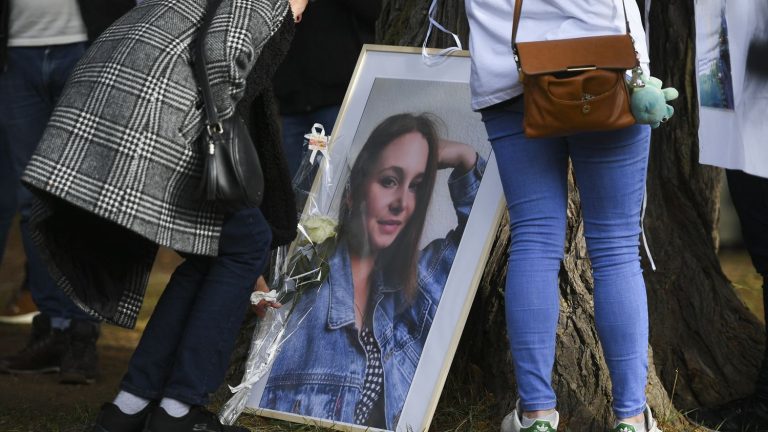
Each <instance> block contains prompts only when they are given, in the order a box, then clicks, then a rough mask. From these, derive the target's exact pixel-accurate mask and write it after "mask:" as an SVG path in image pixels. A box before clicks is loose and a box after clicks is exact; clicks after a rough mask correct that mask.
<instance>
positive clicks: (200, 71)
mask: <svg viewBox="0 0 768 432" xmlns="http://www.w3.org/2000/svg"><path fill="white" fill-rule="evenodd" d="M221 1H222V0H209V1H208V8H207V12H206V14H205V17H204V18H203V23H202V25H201V26H200V29H199V30H198V33H197V34H198V36H197V52H196V54H197V58H196V59H195V61H194V63H195V68H194V70H195V77H196V78H197V85H198V86H199V87H200V92H201V93H202V95H203V106H204V107H205V116H206V122H205V123H206V129H207V130H208V133H209V134H211V135H213V134H214V133H216V134H221V133H223V132H224V128H223V127H222V125H221V120H220V119H219V113H218V112H217V111H216V104H215V103H214V101H213V91H212V90H211V81H210V78H209V75H208V53H207V52H206V49H205V41H206V39H207V38H208V31H209V30H210V28H211V24H212V23H213V17H214V16H215V15H216V10H217V9H218V8H219V6H220V5H221Z"/></svg>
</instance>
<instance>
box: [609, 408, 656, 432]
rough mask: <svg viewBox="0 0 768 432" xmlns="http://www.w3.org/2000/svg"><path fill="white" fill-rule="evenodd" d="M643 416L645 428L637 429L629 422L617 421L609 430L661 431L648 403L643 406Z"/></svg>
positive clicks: (612, 431) (632, 431)
mask: <svg viewBox="0 0 768 432" xmlns="http://www.w3.org/2000/svg"><path fill="white" fill-rule="evenodd" d="M643 417H644V418H645V429H643V430H640V431H638V430H637V428H636V427H634V426H632V425H630V424H626V423H619V424H617V425H616V426H614V427H613V429H611V432H646V431H647V432H662V431H661V429H659V426H658V424H657V423H656V420H655V419H654V418H653V414H652V413H651V407H649V406H648V405H646V406H645V410H644V411H643Z"/></svg>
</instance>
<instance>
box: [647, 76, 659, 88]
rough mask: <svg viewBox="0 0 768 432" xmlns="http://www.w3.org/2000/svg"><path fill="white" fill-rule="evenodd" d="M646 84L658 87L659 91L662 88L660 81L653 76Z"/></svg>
mask: <svg viewBox="0 0 768 432" xmlns="http://www.w3.org/2000/svg"><path fill="white" fill-rule="evenodd" d="M645 83H646V84H648V85H651V86H653V87H656V88H657V89H660V88H661V84H662V83H661V80H660V79H658V78H656V77H653V76H652V77H650V78H648V80H646V82H645Z"/></svg>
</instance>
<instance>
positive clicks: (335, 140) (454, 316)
mask: <svg viewBox="0 0 768 432" xmlns="http://www.w3.org/2000/svg"><path fill="white" fill-rule="evenodd" d="M469 76H470V59H469V56H468V53H467V52H466V51H460V52H454V53H452V54H451V55H449V56H447V57H445V58H444V59H442V61H440V62H438V63H437V64H434V65H431V66H430V65H428V64H427V62H425V61H424V59H423V57H422V54H421V50H420V49H416V48H405V47H389V46H377V45H366V46H364V47H363V50H362V52H361V54H360V57H359V60H358V63H357V66H356V69H355V72H354V75H353V79H352V80H351V83H350V85H349V88H348V90H347V94H346V96H345V99H344V102H343V104H342V108H341V112H340V114H339V117H338V118H337V120H336V124H335V125H334V127H333V134H332V136H331V139H330V143H331V144H330V146H329V152H330V161H331V163H330V166H332V167H334V168H333V176H334V177H335V178H334V181H333V184H335V185H343V184H344V179H343V176H344V175H347V174H348V173H349V170H348V169H339V168H341V167H343V164H342V163H341V161H344V160H345V159H346V160H347V164H351V161H354V157H356V155H355V152H356V151H357V150H358V149H359V147H361V144H360V143H361V141H364V140H365V137H367V136H368V134H370V131H371V130H372V129H373V128H374V127H375V126H376V125H377V124H379V122H381V121H382V120H383V119H384V118H386V117H387V116H390V115H393V114H398V113H403V112H412V113H422V112H429V113H431V114H433V115H434V116H436V117H438V118H440V119H441V120H442V124H443V125H442V127H441V129H442V130H441V133H440V134H441V137H442V138H447V139H451V140H455V141H461V142H466V143H467V144H470V145H471V146H472V147H474V148H475V149H476V151H477V154H478V155H479V157H480V158H482V159H484V160H486V161H487V165H486V168H485V172H484V174H483V176H482V181H481V182H480V187H479V189H478V190H477V194H476V195H475V199H474V204H473V205H472V209H471V212H470V214H469V218H468V221H467V223H466V226H465V228H464V233H463V235H462V237H461V241H460V242H459V245H458V248H457V249H456V255H455V258H454V260H453V264H452V266H451V269H450V272H449V273H448V278H447V281H446V282H445V285H444V289H443V294H442V297H441V299H440V301H439V304H438V307H437V311H436V313H435V314H434V318H433V324H432V326H431V328H430V329H429V333H428V335H427V337H426V341H425V342H424V346H423V349H422V351H421V356H420V359H419V362H418V365H417V367H416V371H415V373H414V375H413V378H412V381H411V385H410V389H409V391H408V393H407V397H406V398H405V402H404V404H403V406H402V409H401V410H400V412H399V415H398V416H397V421H396V424H393V425H391V426H389V427H388V428H387V427H386V426H385V427H384V428H375V427H370V426H363V425H357V424H354V423H350V422H340V421H337V420H335V419H332V418H320V417H307V416H302V415H300V414H296V413H292V412H286V411H276V410H271V409H266V408H263V407H261V406H260V404H261V402H262V396H263V394H264V389H265V386H266V384H267V382H268V381H269V375H270V374H269V373H267V375H266V376H265V377H264V378H263V379H261V380H260V381H259V382H258V383H256V384H255V385H254V386H253V388H252V389H251V393H250V395H249V398H248V402H247V404H246V409H245V412H246V413H249V414H256V415H260V416H266V417H272V418H277V419H282V420H287V421H292V422H300V423H307V424H314V425H318V426H323V427H329V428H333V429H337V430H345V431H375V430H394V431H397V432H407V431H426V430H427V429H428V427H429V424H430V422H431V420H432V416H433V413H434V411H435V408H436V406H437V403H438V400H439V397H440V393H441V391H442V388H443V386H444V384H445V380H446V377H447V374H448V371H449V369H450V365H451V362H452V359H453V357H454V354H455V352H456V348H457V346H458V343H459V339H460V337H461V333H462V330H463V328H464V324H465V322H466V319H467V316H468V314H469V310H470V306H471V305H472V301H473V299H474V296H475V293H476V290H477V286H478V284H479V282H480V278H481V276H482V273H483V269H484V267H485V263H486V260H487V257H488V255H489V251H490V248H491V245H492V243H493V240H494V238H495V234H496V232H497V228H498V225H499V222H500V220H501V216H502V214H503V211H504V200H503V193H502V187H501V181H500V179H499V175H498V169H497V167H496V162H495V159H494V157H493V153H492V151H491V147H490V144H489V143H488V140H487V135H486V133H485V128H484V126H483V124H482V121H481V118H480V114H479V113H476V112H473V111H472V110H471V108H470V100H469V98H470V94H469ZM468 141H469V142H468ZM321 166H322V165H321ZM322 169H324V168H321V172H320V173H319V174H318V178H319V177H321V176H322V175H323V173H322ZM441 171H446V170H441ZM345 173H346V174H345ZM326 174H327V173H326ZM449 174H450V173H448V172H446V173H441V172H439V174H438V177H437V178H436V182H435V185H436V186H435V189H434V192H433V195H432V197H433V198H432V200H431V204H430V207H429V210H428V212H427V216H426V221H427V222H428V223H426V224H425V229H424V230H423V231H422V239H421V241H420V247H421V246H423V245H426V244H427V243H429V242H430V241H431V240H432V239H435V238H438V237H440V235H444V234H445V231H446V230H447V228H446V226H450V225H451V224H455V220H456V218H455V216H453V219H452V220H451V218H450V217H448V218H446V217H445V216H444V215H446V214H450V215H453V213H454V212H453V208H452V202H451V201H450V197H448V202H447V203H445V202H444V201H445V199H444V198H436V196H442V197H445V196H446V195H447V193H448V192H447V179H448V175H449ZM319 187H321V186H320V182H319V181H315V184H314V186H313V190H315V189H317V188H319ZM339 190H341V187H340V189H339ZM332 195H333V196H334V199H333V200H329V202H327V203H323V204H321V205H324V206H326V207H327V208H326V209H323V210H324V211H329V212H332V210H331V209H332V208H337V203H338V202H339V201H340V199H341V197H340V195H341V193H333V194H332ZM446 205H447V206H448V208H446ZM433 220H436V221H437V222H435V223H432V221H433ZM283 309H285V306H284V308H283ZM330 354H331V353H329V355H330ZM276 361H280V354H279V353H278V355H277V357H276ZM338 364H339V367H343V365H344V361H343V360H340V361H338Z"/></svg>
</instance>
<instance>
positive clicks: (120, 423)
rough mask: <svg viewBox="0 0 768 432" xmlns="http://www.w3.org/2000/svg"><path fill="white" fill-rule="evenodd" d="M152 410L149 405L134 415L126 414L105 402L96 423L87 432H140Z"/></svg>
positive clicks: (152, 406)
mask: <svg viewBox="0 0 768 432" xmlns="http://www.w3.org/2000/svg"><path fill="white" fill-rule="evenodd" d="M153 408H154V405H153V404H149V405H147V406H146V407H145V408H144V409H143V410H141V411H139V412H137V413H136V414H126V413H124V412H122V411H120V408H118V407H117V405H115V404H113V403H110V402H107V403H105V404H104V405H102V406H101V411H99V415H98V416H97V417H96V423H95V424H94V425H93V426H92V427H91V428H90V429H88V432H142V431H143V430H144V425H145V424H146V423H147V418H148V417H149V413H150V412H152V409H153Z"/></svg>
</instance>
